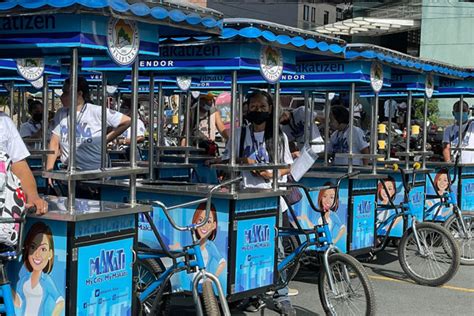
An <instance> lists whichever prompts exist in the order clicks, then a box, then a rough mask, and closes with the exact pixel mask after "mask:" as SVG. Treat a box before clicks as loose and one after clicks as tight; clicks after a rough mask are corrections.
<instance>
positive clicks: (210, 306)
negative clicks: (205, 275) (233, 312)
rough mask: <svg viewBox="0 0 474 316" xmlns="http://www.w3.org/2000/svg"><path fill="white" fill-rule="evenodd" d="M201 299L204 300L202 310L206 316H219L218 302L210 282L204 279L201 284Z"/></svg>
mask: <svg viewBox="0 0 474 316" xmlns="http://www.w3.org/2000/svg"><path fill="white" fill-rule="evenodd" d="M202 300H203V301H204V310H205V315H206V316H220V315H221V311H220V309H219V303H218V302H217V297H216V295H215V294H214V289H213V288H212V282H211V281H210V280H206V281H204V282H203V284H202Z"/></svg>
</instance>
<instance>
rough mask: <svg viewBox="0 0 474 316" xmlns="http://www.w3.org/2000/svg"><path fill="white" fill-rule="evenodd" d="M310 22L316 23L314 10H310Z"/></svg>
mask: <svg viewBox="0 0 474 316" xmlns="http://www.w3.org/2000/svg"><path fill="white" fill-rule="evenodd" d="M311 22H313V23H314V22H316V8H311Z"/></svg>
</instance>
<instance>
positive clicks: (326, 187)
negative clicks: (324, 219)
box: [280, 171, 360, 213]
mask: <svg viewBox="0 0 474 316" xmlns="http://www.w3.org/2000/svg"><path fill="white" fill-rule="evenodd" d="M359 174H360V171H354V172H351V173H347V174H345V175H343V176H341V177H339V178H337V181H336V184H335V185H327V186H321V187H314V188H308V187H307V186H305V185H303V184H301V183H280V186H282V187H287V188H291V187H293V188H301V189H303V191H304V193H305V195H306V198H307V199H308V202H309V205H310V206H311V208H312V209H313V210H314V211H315V212H319V213H323V212H324V211H323V210H320V209H319V208H318V207H316V205H314V203H313V199H312V198H311V195H310V194H309V192H312V191H320V190H327V189H336V196H335V198H334V204H333V205H332V206H331V208H334V205H335V204H336V202H337V201H338V200H339V187H340V186H341V181H342V180H344V179H348V178H352V177H355V176H357V175H359Z"/></svg>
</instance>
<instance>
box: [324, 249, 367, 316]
mask: <svg viewBox="0 0 474 316" xmlns="http://www.w3.org/2000/svg"><path fill="white" fill-rule="evenodd" d="M328 260H329V271H331V272H332V274H333V280H334V281H335V288H336V289H337V290H338V293H337V294H334V293H333V292H332V291H331V289H330V287H329V281H328V280H329V279H328V277H327V273H326V270H325V269H324V268H323V267H321V271H320V273H319V284H318V289H319V298H320V300H321V304H322V306H323V308H324V311H325V312H326V314H327V315H344V316H345V315H366V316H372V315H375V312H376V306H375V294H374V289H373V287H372V283H371V282H370V280H369V277H368V275H367V272H366V271H365V269H364V267H363V266H362V265H361V264H360V263H359V262H358V261H357V260H356V259H354V258H353V257H352V256H350V255H347V254H342V253H335V254H332V255H330V256H329V259H328ZM341 265H342V266H344V267H346V268H348V270H349V269H350V271H349V273H348V276H349V279H350V280H348V279H347V277H343V276H344V274H345V273H342V270H341V268H342V267H341ZM336 269H337V270H336ZM356 279H358V280H359V282H360V285H358V284H357V283H355V281H356ZM348 281H349V282H348ZM341 290H342V291H349V290H350V293H344V294H341V293H340V292H341ZM355 290H361V291H362V293H360V294H357V293H358V292H356V291H355ZM333 295H334V296H335V297H334V298H333V299H331V296H333ZM360 296H363V297H364V298H365V299H361V298H360ZM341 298H342V300H341ZM352 299H356V302H353V301H352ZM337 301H340V302H341V303H343V304H342V307H341V308H342V311H340V310H339V307H336V306H334V305H335V304H334V303H336V302H337ZM357 302H365V304H363V305H365V306H363V308H361V309H358V310H356V311H350V310H349V311H348V310H346V309H348V308H351V307H355V306H356V303H357ZM364 309H365V311H364Z"/></svg>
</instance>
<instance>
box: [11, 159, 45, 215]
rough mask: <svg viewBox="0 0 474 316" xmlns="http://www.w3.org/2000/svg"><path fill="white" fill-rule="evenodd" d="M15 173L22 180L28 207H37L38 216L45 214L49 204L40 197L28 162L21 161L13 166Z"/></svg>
mask: <svg viewBox="0 0 474 316" xmlns="http://www.w3.org/2000/svg"><path fill="white" fill-rule="evenodd" d="M12 171H13V173H14V174H15V175H16V176H17V177H18V179H20V181H21V187H22V189H23V191H24V192H25V195H26V203H27V207H31V206H34V207H36V214H45V213H46V212H47V211H48V204H47V203H46V202H45V201H44V200H43V199H41V198H40V197H39V195H38V190H37V188H36V181H35V178H34V177H33V173H32V172H31V169H30V167H29V166H28V163H27V162H26V160H24V159H23V160H20V161H17V162H14V163H13V164H12Z"/></svg>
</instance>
